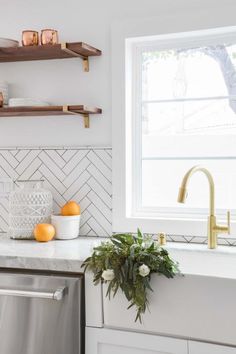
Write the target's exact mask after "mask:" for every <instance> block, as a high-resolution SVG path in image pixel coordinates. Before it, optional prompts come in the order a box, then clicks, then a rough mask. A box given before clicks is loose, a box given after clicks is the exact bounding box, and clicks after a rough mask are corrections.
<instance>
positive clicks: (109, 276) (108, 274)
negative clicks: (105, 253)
mask: <svg viewBox="0 0 236 354" xmlns="http://www.w3.org/2000/svg"><path fill="white" fill-rule="evenodd" d="M102 278H103V279H104V280H108V281H111V280H113V279H114V278H115V273H114V270H113V269H106V270H104V271H103V272H102Z"/></svg>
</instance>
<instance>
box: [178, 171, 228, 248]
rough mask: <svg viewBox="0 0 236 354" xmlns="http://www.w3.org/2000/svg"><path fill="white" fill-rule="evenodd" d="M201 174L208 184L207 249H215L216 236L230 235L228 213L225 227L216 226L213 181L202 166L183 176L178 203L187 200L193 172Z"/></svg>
mask: <svg viewBox="0 0 236 354" xmlns="http://www.w3.org/2000/svg"><path fill="white" fill-rule="evenodd" d="M198 171H200V172H203V173H204V174H205V175H206V177H207V179H208V182H209V187H210V210H209V216H208V227H207V237H208V248H216V247H217V235H218V234H220V233H228V234H230V212H229V211H228V212H227V226H226V225H225V226H224V225H217V222H216V216H215V185H214V180H213V177H212V175H211V173H210V172H209V171H208V170H207V169H206V168H205V167H202V166H194V167H192V168H191V169H190V170H189V171H188V172H187V173H186V174H185V176H184V178H183V180H182V184H181V187H180V189H179V195H178V202H179V203H185V200H186V198H187V185H188V181H189V179H190V177H191V176H192V175H193V174H194V173H195V172H198Z"/></svg>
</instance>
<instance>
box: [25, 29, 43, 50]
mask: <svg viewBox="0 0 236 354" xmlns="http://www.w3.org/2000/svg"><path fill="white" fill-rule="evenodd" d="M22 45H23V46H32V45H39V34H38V32H37V31H31V30H27V31H23V32H22Z"/></svg>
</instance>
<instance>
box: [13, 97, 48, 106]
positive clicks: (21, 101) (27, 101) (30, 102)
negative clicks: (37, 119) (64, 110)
mask: <svg viewBox="0 0 236 354" xmlns="http://www.w3.org/2000/svg"><path fill="white" fill-rule="evenodd" d="M8 105H9V107H31V106H34V107H44V106H49V103H48V102H44V101H40V100H36V99H34V98H10V99H9V102H8Z"/></svg>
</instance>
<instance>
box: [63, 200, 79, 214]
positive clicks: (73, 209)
mask: <svg viewBox="0 0 236 354" xmlns="http://www.w3.org/2000/svg"><path fill="white" fill-rule="evenodd" d="M61 215H63V216H72V215H80V206H79V204H77V203H76V202H74V201H73V200H71V201H69V202H68V203H66V204H65V205H64V206H63V207H62V208H61Z"/></svg>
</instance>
